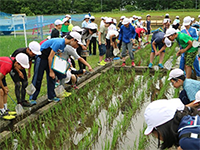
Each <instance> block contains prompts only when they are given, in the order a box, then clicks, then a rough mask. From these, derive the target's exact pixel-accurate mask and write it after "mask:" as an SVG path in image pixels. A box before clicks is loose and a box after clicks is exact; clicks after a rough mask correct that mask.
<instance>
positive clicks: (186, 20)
mask: <svg viewBox="0 0 200 150" xmlns="http://www.w3.org/2000/svg"><path fill="white" fill-rule="evenodd" d="M190 23H191V17H190V16H187V17H185V18H184V19H183V25H184V26H188V25H190Z"/></svg>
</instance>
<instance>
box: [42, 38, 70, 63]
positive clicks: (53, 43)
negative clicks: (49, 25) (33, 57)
mask: <svg viewBox="0 0 200 150" xmlns="http://www.w3.org/2000/svg"><path fill="white" fill-rule="evenodd" d="M65 46H66V45H65V39H64V38H53V39H50V40H47V41H45V42H44V43H42V45H41V48H40V51H41V52H42V55H41V56H40V57H41V58H42V59H47V58H48V56H49V54H50V52H51V50H53V51H54V52H56V53H57V52H63V51H64V48H65Z"/></svg>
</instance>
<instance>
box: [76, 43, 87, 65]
mask: <svg viewBox="0 0 200 150" xmlns="http://www.w3.org/2000/svg"><path fill="white" fill-rule="evenodd" d="M76 50H77V53H78V55H79V56H81V51H82V47H81V46H79V47H78V48H77V49H76ZM82 58H83V59H85V61H86V57H82ZM78 65H79V69H85V68H86V66H85V65H84V64H83V63H82V62H80V61H79V60H78Z"/></svg>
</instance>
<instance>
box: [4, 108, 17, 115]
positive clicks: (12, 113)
mask: <svg viewBox="0 0 200 150" xmlns="http://www.w3.org/2000/svg"><path fill="white" fill-rule="evenodd" d="M6 112H7V113H8V114H9V115H16V114H17V112H16V111H11V110H9V109H7V110H6Z"/></svg>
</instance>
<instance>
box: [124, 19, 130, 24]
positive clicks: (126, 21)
mask: <svg viewBox="0 0 200 150" xmlns="http://www.w3.org/2000/svg"><path fill="white" fill-rule="evenodd" d="M128 23H130V19H128V18H124V20H123V21H122V24H128Z"/></svg>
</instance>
